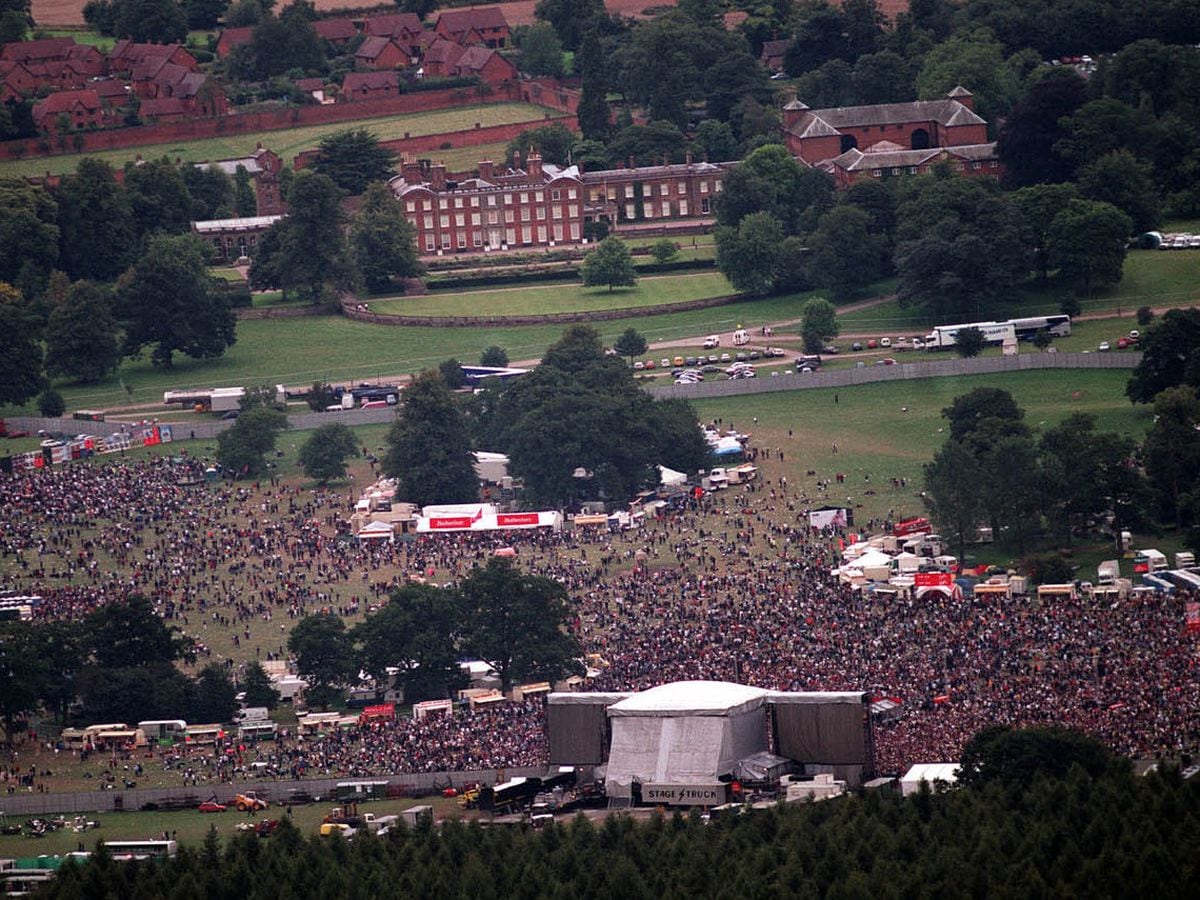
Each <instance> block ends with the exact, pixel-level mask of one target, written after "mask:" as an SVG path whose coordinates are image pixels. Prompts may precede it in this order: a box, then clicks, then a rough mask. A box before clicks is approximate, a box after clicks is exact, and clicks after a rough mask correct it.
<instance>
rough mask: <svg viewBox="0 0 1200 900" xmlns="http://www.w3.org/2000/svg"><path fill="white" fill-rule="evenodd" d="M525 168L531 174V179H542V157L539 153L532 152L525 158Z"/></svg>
mask: <svg viewBox="0 0 1200 900" xmlns="http://www.w3.org/2000/svg"><path fill="white" fill-rule="evenodd" d="M525 168H526V170H527V172H528V175H529V180H530V181H541V180H542V157H541V155H540V154H537V153H530V154H529V156H527V157H526V158H525Z"/></svg>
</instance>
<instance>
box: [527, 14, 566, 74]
mask: <svg viewBox="0 0 1200 900" xmlns="http://www.w3.org/2000/svg"><path fill="white" fill-rule="evenodd" d="M515 38H516V44H517V49H519V50H520V51H521V58H520V61H519V62H520V69H521V71H522V72H524V73H525V74H526V75H549V76H552V77H554V78H557V77H558V76H560V75H562V73H563V48H562V41H561V40H559V37H558V33H557V32H556V31H555V30H554V28H553V27H552V26H550V25H548V24H546V23H544V22H537V23H535V24H533V25H530V26H528V27H526V28H524V29H519V30H518V31H517V32H516V35H515Z"/></svg>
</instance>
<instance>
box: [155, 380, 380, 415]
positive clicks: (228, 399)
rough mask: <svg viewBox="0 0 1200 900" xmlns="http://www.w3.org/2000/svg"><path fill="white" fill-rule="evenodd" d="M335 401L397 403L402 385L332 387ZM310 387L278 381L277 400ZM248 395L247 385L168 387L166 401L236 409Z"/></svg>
mask: <svg viewBox="0 0 1200 900" xmlns="http://www.w3.org/2000/svg"><path fill="white" fill-rule="evenodd" d="M331 390H332V391H333V397H334V399H335V401H336V402H335V403H332V404H330V405H329V406H327V407H326V409H327V410H339V409H354V408H355V407H371V406H395V405H396V404H397V403H399V402H400V387H399V386H398V385H394V384H366V383H365V382H364V383H362V384H356V385H351V386H348V387H343V386H341V385H335V386H332V387H331ZM307 394H308V390H307V389H305V390H300V391H289V390H288V389H287V388H285V387H284V386H283V385H282V384H277V385H275V402H276V403H279V404H285V403H287V401H288V400H296V399H299V398H303V397H305V396H307ZM245 396H246V389H245V388H244V387H221V388H190V389H185V390H177V391H164V392H163V404H164V405H165V406H170V405H172V404H175V403H178V404H180V405H181V406H183V407H184V408H185V409H192V410H194V411H195V412H202V413H205V412H207V413H235V412H237V411H239V410H240V409H241V405H242V399H243V398H244V397H245Z"/></svg>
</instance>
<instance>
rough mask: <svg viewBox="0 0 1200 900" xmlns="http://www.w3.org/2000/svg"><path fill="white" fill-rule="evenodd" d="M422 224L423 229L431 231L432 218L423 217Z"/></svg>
mask: <svg viewBox="0 0 1200 900" xmlns="http://www.w3.org/2000/svg"><path fill="white" fill-rule="evenodd" d="M424 223H425V227H426V228H427V229H432V228H433V216H425V220H424Z"/></svg>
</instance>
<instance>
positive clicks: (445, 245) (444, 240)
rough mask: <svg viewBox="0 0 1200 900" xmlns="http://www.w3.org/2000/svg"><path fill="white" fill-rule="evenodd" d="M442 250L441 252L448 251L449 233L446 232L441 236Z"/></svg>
mask: <svg viewBox="0 0 1200 900" xmlns="http://www.w3.org/2000/svg"><path fill="white" fill-rule="evenodd" d="M442 249H443V250H449V249H450V232H446V233H445V234H443V235H442Z"/></svg>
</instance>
